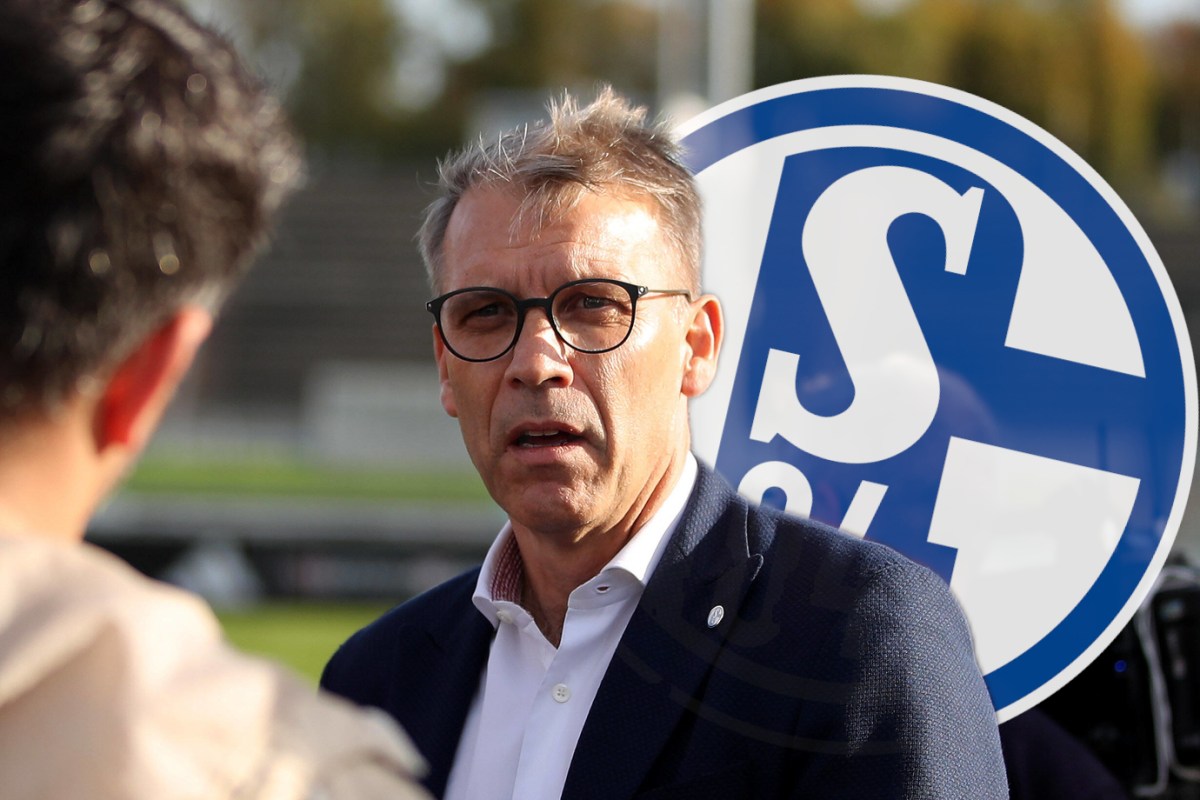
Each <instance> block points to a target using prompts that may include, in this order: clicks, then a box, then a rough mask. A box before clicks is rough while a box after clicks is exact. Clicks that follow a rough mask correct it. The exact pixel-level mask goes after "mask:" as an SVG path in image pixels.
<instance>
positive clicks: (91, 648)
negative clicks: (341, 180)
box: [0, 0, 426, 800]
mask: <svg viewBox="0 0 1200 800" xmlns="http://www.w3.org/2000/svg"><path fill="white" fill-rule="evenodd" d="M0 120H3V129H2V130H0V268H2V269H3V271H4V276H3V282H2V284H0V338H2V339H3V347H2V348H0V795H2V796H3V797H4V798H5V800H24V799H25V798H89V800H95V799H96V798H101V799H102V800H109V799H114V800H115V799H116V798H153V800H164V798H196V799H198V800H200V799H203V800H209V799H210V798H211V799H212V800H218V799H223V798H272V800H286V799H289V798H317V797H322V798H359V799H360V800H361V799H362V798H392V799H393V800H396V799H402V798H419V797H425V796H426V795H425V792H424V791H422V790H421V789H420V787H418V786H417V785H416V784H415V782H414V781H413V780H412V779H411V777H410V775H411V774H412V773H413V772H414V771H416V770H417V769H418V766H417V759H416V757H415V755H414V754H413V751H412V749H411V746H410V745H409V744H408V743H407V741H406V740H405V739H404V738H403V735H402V734H401V733H400V732H399V730H398V729H397V728H396V726H395V724H394V723H393V722H392V721H391V720H390V719H386V718H385V716H384V715H382V714H371V715H368V714H366V713H364V712H362V711H361V710H359V709H355V708H354V707H353V706H351V705H350V704H348V703H345V702H344V701H342V700H339V699H337V698H331V697H321V698H318V697H316V696H315V694H314V693H313V691H312V689H311V688H310V687H308V686H306V685H304V684H303V683H302V682H301V681H299V679H296V678H293V677H291V676H289V675H287V674H285V673H284V672H283V671H281V670H279V669H278V668H276V667H274V666H273V665H270V664H268V663H265V662H261V661H258V660H256V659H251V658H248V657H246V656H242V655H239V654H237V653H235V652H233V651H232V650H230V649H228V648H227V647H226V646H225V645H224V644H223V643H222V641H221V637H220V632H219V629H218V626H217V623H216V621H215V619H214V618H213V616H212V614H211V612H210V611H209V610H208V609H207V607H205V606H204V604H203V603H202V602H201V601H200V600H199V599H198V598H195V597H193V596H190V595H187V594H184V593H182V592H180V591H178V590H175V589H171V588H169V587H167V586H165V585H162V584H158V583H155V582H153V581H150V580H148V579H146V578H143V577H141V576H139V575H137V574H136V573H134V572H133V571H132V570H130V569H129V568H128V567H126V566H125V565H124V564H123V563H120V562H118V561H117V560H116V559H115V558H113V557H111V556H108V555H107V554H104V553H102V552H101V551H99V550H97V549H95V548H93V547H91V546H90V545H87V544H83V543H82V542H81V539H82V537H83V535H84V530H85V526H86V523H87V520H88V518H89V516H90V515H91V513H92V512H93V510H94V508H95V507H96V505H97V503H99V502H100V501H101V499H102V498H103V497H104V496H105V495H106V494H107V493H108V492H109V491H110V490H111V489H112V488H113V486H114V485H115V484H116V483H117V481H118V478H119V477H120V476H121V475H122V474H123V473H124V472H125V471H126V470H127V469H128V468H129V467H130V465H131V463H132V462H133V460H134V458H135V456H136V455H137V453H138V452H139V451H140V450H141V448H142V446H143V445H144V444H145V443H146V440H147V439H148V438H149V436H150V435H151V433H152V431H153V430H154V428H155V425H156V424H157V422H158V420H159V417H160V415H161V414H162V412H163V409H164V408H165V406H166V405H167V402H168V400H169V398H170V396H171V394H172V392H173V390H174V389H175V387H176V385H177V384H178V382H179V380H180V379H181V378H182V376H183V375H184V372H185V371H186V370H187V368H188V365H189V364H190V362H191V361H192V357H193V355H194V354H195V353H196V350H197V348H198V347H199V346H200V344H201V342H202V341H203V340H204V338H205V336H206V334H207V333H208V331H209V327H210V325H211V324H212V315H213V312H214V309H215V308H216V306H217V304H218V303H219V301H220V299H221V297H222V296H223V295H224V294H225V292H226V291H227V290H228V288H229V287H230V285H231V284H232V282H233V281H234V279H236V278H237V277H238V275H239V274H240V273H241V272H242V271H243V269H244V268H245V267H246V266H247V265H248V261H249V259H250V257H251V255H252V251H253V250H254V249H255V247H256V245H257V244H259V243H260V241H261V240H262V238H263V236H264V233H265V229H266V226H267V223H268V218H269V217H270V216H271V215H272V213H273V212H274V210H275V208H276V207H277V206H278V204H279V202H280V200H281V199H282V198H283V196H284V194H285V193H286V192H287V190H288V189H289V188H290V187H291V186H292V185H293V184H294V183H295V180H296V177H297V173H298V169H299V154H298V151H297V149H296V147H295V144H294V142H293V140H292V138H291V136H290V134H289V133H288V131H287V129H286V126H285V125H284V121H283V117H282V114H281V111H280V109H279V108H278V106H277V105H276V104H275V103H274V102H273V101H272V100H271V99H270V98H268V97H267V96H266V95H264V94H263V93H261V91H260V90H259V88H258V86H257V83H256V82H255V81H253V80H252V79H250V78H249V77H248V75H247V74H246V73H245V72H244V71H243V68H242V67H241V65H240V64H239V62H238V60H237V58H236V57H235V55H234V53H233V52H232V51H231V50H230V49H229V47H228V46H226V45H225V44H224V43H223V42H222V41H220V40H219V39H218V38H217V37H215V36H214V35H213V34H211V33H210V32H208V31H207V30H205V29H203V28H201V27H199V26H197V25H196V24H195V23H194V22H192V21H191V20H190V19H189V18H188V17H187V16H185V15H184V13H183V12H182V11H180V9H179V8H178V7H177V6H176V5H175V4H173V3H171V2H168V0H86V2H83V1H81V0H5V2H3V3H0Z"/></svg>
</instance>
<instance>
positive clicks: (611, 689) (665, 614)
mask: <svg viewBox="0 0 1200 800" xmlns="http://www.w3.org/2000/svg"><path fill="white" fill-rule="evenodd" d="M761 566H762V556H761V555H758V554H752V553H750V552H749V547H748V544H747V532H746V506H745V504H743V503H740V502H738V501H737V500H736V499H735V496H734V495H733V492H732V490H731V489H730V488H729V487H728V486H727V485H726V484H725V483H724V482H723V481H722V480H721V479H720V478H718V477H716V476H715V475H714V474H713V473H711V472H710V471H709V470H707V469H706V468H704V467H701V469H700V474H699V475H698V476H697V481H696V488H695V489H694V490H693V492H692V497H691V500H690V501H689V504H688V507H687V509H686V510H685V512H684V516H683V518H682V519H681V520H680V523H679V528H678V529H677V530H676V532H675V534H674V535H673V536H672V537H671V541H670V543H669V544H668V545H667V550H666V551H665V552H664V554H663V557H662V560H661V561H660V563H659V565H658V567H657V568H656V569H655V571H654V574H653V575H652V576H651V578H650V582H649V584H647V586H646V591H645V593H644V594H643V596H642V600H641V602H640V603H639V604H638V608H637V610H636V611H635V612H634V615H633V617H632V618H631V619H630V621H629V626H628V627H627V628H626V630H625V634H624V636H623V637H622V638H621V643H620V645H619V646H618V647H617V652H616V654H615V655H614V656H613V660H612V662H611V663H610V664H609V667H608V671H607V672H606V673H605V676H604V680H603V681H602V682H601V684H600V689H599V691H598V692H597V694H596V699H595V701H594V702H593V704H592V709H591V712H590V713H589V714H588V718H587V722H586V723H585V724H584V727H583V731H582V733H581V734H580V737H579V743H578V744H577V745H576V747H575V755H574V758H573V759H572V761H571V768H570V771H569V772H568V773H567V781H566V785H565V787H564V790H563V795H562V796H563V798H564V799H568V798H569V800H576V799H577V798H578V799H580V800H582V799H584V798H596V800H601V799H602V800H613V798H623V797H630V796H632V795H633V794H634V793H635V792H636V791H637V788H638V786H640V785H641V783H642V781H643V779H644V778H645V775H646V773H647V771H648V770H649V769H650V767H651V765H652V763H653V761H654V759H655V758H656V757H657V756H658V755H659V753H660V752H661V751H662V749H663V746H664V745H665V744H666V742H667V740H668V739H669V737H670V736H671V732H672V731H673V730H674V728H675V726H676V725H677V724H678V722H679V721H680V718H681V717H682V716H683V714H684V712H685V711H687V710H689V709H693V710H694V709H696V708H697V706H698V704H699V701H698V700H697V699H696V698H697V697H698V696H699V694H700V693H701V692H700V690H701V689H702V687H703V683H704V680H705V677H706V676H707V675H708V673H709V671H710V670H711V669H712V665H713V662H714V661H715V660H716V655H717V653H718V652H719V651H720V649H721V647H722V646H723V645H724V641H725V637H726V635H727V634H728V631H729V630H730V628H731V626H732V624H733V621H734V620H735V619H736V618H737V614H738V610H739V608H740V607H741V603H742V600H743V599H744V597H745V595H746V592H747V590H748V589H749V587H750V584H751V582H752V581H753V580H754V577H755V575H757V573H758V569H759V567H761Z"/></svg>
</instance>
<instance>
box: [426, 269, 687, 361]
mask: <svg viewBox="0 0 1200 800" xmlns="http://www.w3.org/2000/svg"><path fill="white" fill-rule="evenodd" d="M585 283H607V284H611V285H613V286H619V287H621V288H622V289H624V290H625V291H626V292H628V293H629V328H628V329H627V330H626V331H625V335H624V336H622V337H621V341H619V342H617V343H616V344H614V345H612V346H611V347H604V348H601V349H599V350H589V349H587V348H584V347H578V346H576V345H573V344H571V343H570V342H569V341H567V338H566V337H565V336H563V335H562V331H560V330H559V329H558V323H557V322H555V321H554V311H553V309H554V299H555V298H556V297H557V296H558V294H559V292H561V291H563V290H565V289H570V288H571V287H572V286H580V285H582V284H585ZM480 291H484V292H495V293H496V294H500V295H503V296H505V297H507V298H509V299H510V300H512V301H513V306H514V307H515V308H516V309H517V326H516V328H514V329H513V337H512V341H511V342H509V343H508V346H507V347H505V348H504V349H503V350H501V351H500V352H499V353H497V354H496V355H494V356H490V357H488V358H467V357H466V356H464V355H462V354H461V353H459V352H458V351H457V350H455V349H454V346H453V345H451V344H450V341H449V340H448V339H447V338H446V333H445V331H443V330H442V306H443V305H445V303H446V301H447V300H449V299H450V298H451V297H454V296H456V295H460V294H466V293H467V292H480ZM648 294H661V295H673V296H678V297H686V298H687V299H688V302H689V303H690V302H692V293H691V291H689V290H688V289H651V288H650V287H649V286H642V285H640V284H636V283H629V282H628V281H619V280H616V279H615V278H580V279H579V280H574V281H567V282H566V283H564V284H563V285H562V286H559V287H558V288H557V289H555V290H554V291H553V292H551V293H550V294H549V295H547V296H546V297H527V298H525V299H524V300H522V299H521V298H519V297H517V296H516V295H515V294H513V293H512V292H508V291H505V290H504V289H498V288H496V287H495V286H466V287H464V288H462V289H455V290H454V291H452V292H446V293H445V294H443V295H439V296H437V297H435V298H433V299H432V300H429V301H428V302H426V303H425V310H426V311H428V312H429V313H430V314H432V315H433V319H434V322H435V324H436V325H437V329H438V336H439V337H441V340H442V344H444V345H446V349H447V350H449V351H450V352H451V353H453V354H454V356H455V357H456V358H459V359H461V360H463V361H468V362H471V363H472V364H484V363H487V362H488V361H495V360H497V359H500V358H503V357H504V356H505V355H507V354H508V353H509V352H510V351H511V350H512V349H513V348H514V347H516V346H517V341H518V340H519V339H520V338H521V331H522V330H524V329H525V317H526V315H527V313H528V311H529V309H531V308H540V309H542V311H544V312H545V313H546V320H547V321H548V322H549V323H550V330H552V331H554V335H555V337H557V339H558V340H559V341H560V342H562V343H563V344H565V345H566V346H567V347H569V348H571V349H572V350H575V351H577V352H580V353H587V354H588V355H599V354H601V353H610V352H612V351H613V350H616V349H617V348H618V347H620V346H621V345H623V344H625V342H626V341H628V339H629V335H630V334H631V333H633V323H634V322H635V321H636V320H637V302H638V300H640V299H642V298H643V297H645V296H646V295H648Z"/></svg>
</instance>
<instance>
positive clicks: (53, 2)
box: [0, 0, 301, 422]
mask: <svg viewBox="0 0 1200 800" xmlns="http://www.w3.org/2000/svg"><path fill="white" fill-rule="evenodd" d="M300 164H301V159H300V154H299V149H298V145H297V144H296V142H295V140H294V138H293V137H292V135H291V133H290V132H289V129H288V127H287V124H286V122H285V120H284V117H283V114H282V111H281V109H280V108H279V106H278V104H277V103H276V102H275V101H274V100H273V99H271V98H270V97H269V96H268V95H267V94H265V93H264V92H263V91H262V88H261V86H260V84H259V82H258V81H257V80H256V79H255V78H253V77H252V76H251V75H250V74H249V73H248V72H247V71H246V69H245V68H244V67H243V66H242V64H241V62H240V60H239V59H238V57H237V56H236V54H235V53H234V51H233V49H232V48H231V47H230V46H229V45H228V44H227V43H226V42H225V41H224V40H223V39H222V38H221V37H220V36H218V35H217V34H215V33H214V32H212V31H210V30H208V29H206V28H204V27H202V26H200V25H198V24H197V23H196V22H195V21H193V20H192V19H191V18H190V17H188V16H187V15H186V14H185V13H184V12H183V11H182V10H181V9H180V8H179V7H178V6H177V5H175V4H174V3H172V2H169V0H4V2H2V3H0V270H3V279H2V280H0V422H3V421H8V420H10V419H12V418H13V417H14V416H16V415H18V414H22V413H26V412H29V411H49V410H52V409H53V408H54V407H55V406H56V405H57V404H58V403H60V402H61V401H62V400H63V399H64V398H66V397H68V396H70V395H71V393H72V392H74V391H76V390H78V389H79V388H80V387H81V386H82V384H83V382H84V381H86V380H88V379H90V378H93V377H98V376H102V375H103V374H104V371H105V370H106V369H107V368H109V367H110V366H112V365H113V364H115V363H116V362H118V361H119V359H120V358H121V357H123V356H124V355H125V354H126V352H127V351H128V350H129V349H130V348H132V347H133V346H134V344H136V342H137V341H139V340H140V339H141V338H142V337H144V336H145V335H147V334H148V333H149V332H150V331H151V330H153V329H154V328H155V327H156V326H158V325H160V324H162V323H163V322H164V321H165V320H166V319H168V318H169V317H170V315H171V314H172V313H174V312H175V311H176V310H177V309H178V308H179V307H180V306H181V305H183V304H185V303H204V304H207V305H210V306H215V304H217V303H218V302H219V300H220V299H221V298H222V297H223V296H224V294H225V293H226V292H227V291H228V290H229V288H231V286H232V284H233V283H234V282H235V280H236V279H237V278H238V277H239V276H240V275H241V274H242V272H243V271H244V270H245V269H246V267H247V266H248V264H249V262H250V260H251V258H252V256H253V255H254V252H255V250H256V249H257V247H258V246H259V245H260V244H261V243H262V241H263V239H264V238H265V235H266V232H267V229H268V224H269V222H270V218H271V216H272V215H273V213H274V211H275V209H276V208H277V207H278V205H279V204H280V202H281V201H282V199H283V197H284V196H285V195H286V194H287V193H288V192H289V191H290V190H291V188H292V187H293V186H294V185H295V184H296V182H297V180H298V176H299V172H300Z"/></svg>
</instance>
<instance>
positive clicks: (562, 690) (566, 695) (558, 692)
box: [550, 683, 571, 703]
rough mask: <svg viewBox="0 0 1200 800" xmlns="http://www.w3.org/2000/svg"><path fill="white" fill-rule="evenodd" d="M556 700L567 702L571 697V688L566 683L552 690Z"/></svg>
mask: <svg viewBox="0 0 1200 800" xmlns="http://www.w3.org/2000/svg"><path fill="white" fill-rule="evenodd" d="M550 696H551V697H553V698H554V700H555V702H558V703H565V702H567V701H568V700H570V699H571V689H570V687H568V686H567V685H566V684H565V683H560V684H558V685H557V686H555V687H554V689H553V690H552V691H551V692H550Z"/></svg>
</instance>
